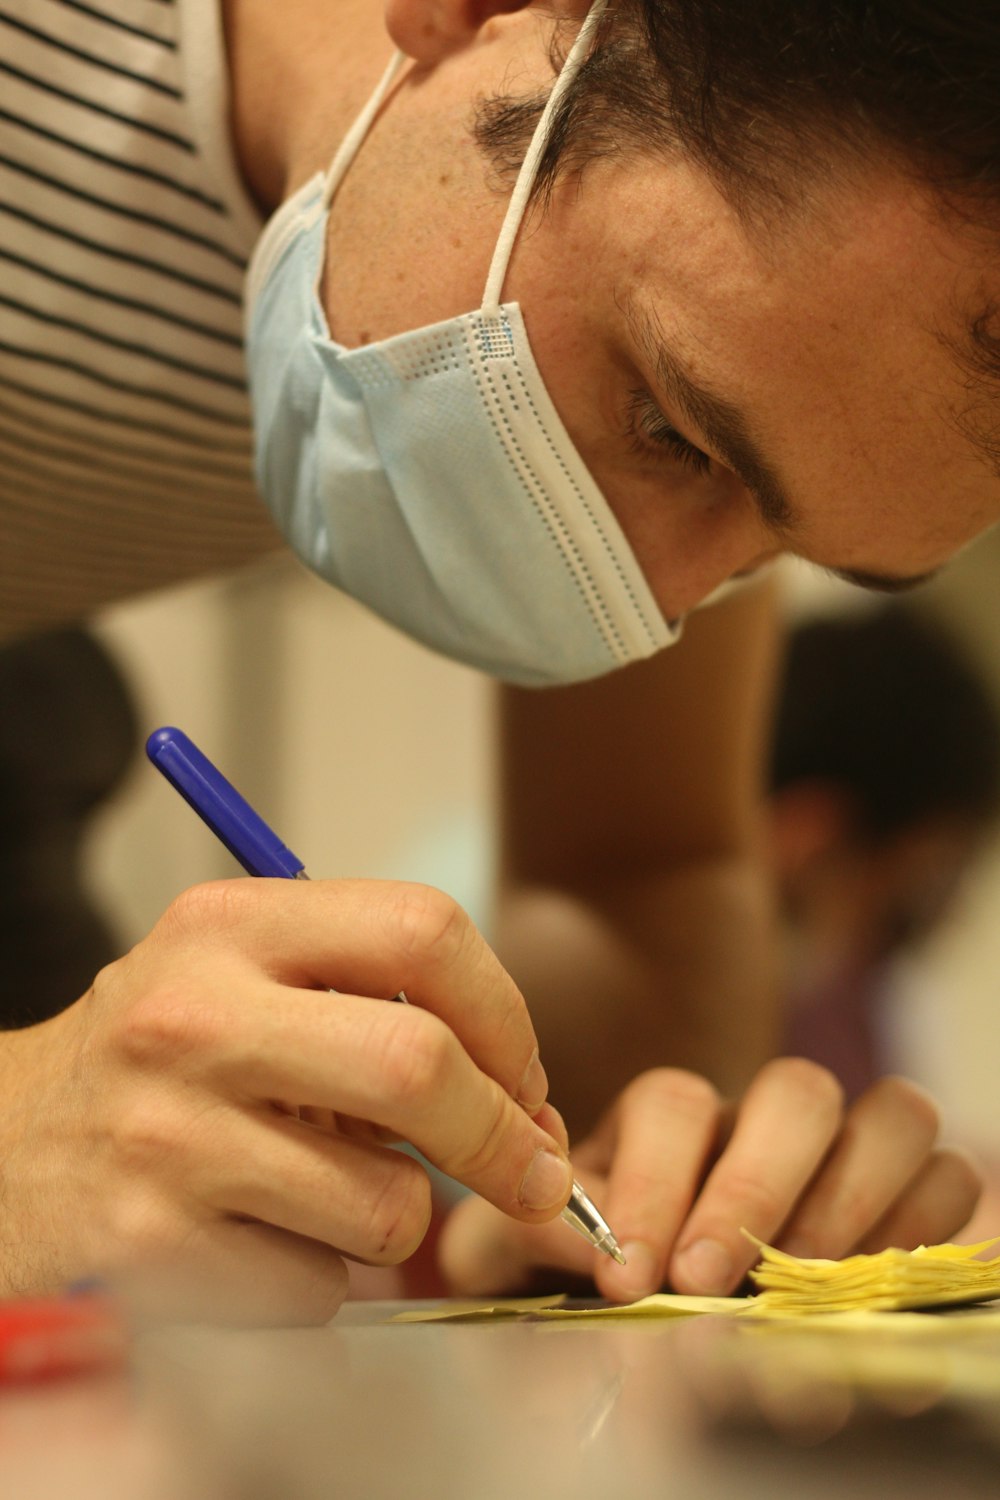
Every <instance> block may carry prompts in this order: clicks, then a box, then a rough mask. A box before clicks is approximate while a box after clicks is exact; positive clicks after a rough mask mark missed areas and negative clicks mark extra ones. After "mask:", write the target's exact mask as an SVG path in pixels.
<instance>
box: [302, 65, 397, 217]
mask: <svg viewBox="0 0 1000 1500" xmlns="http://www.w3.org/2000/svg"><path fill="white" fill-rule="evenodd" d="M407 62H409V58H408V57H407V55H406V53H405V52H396V53H395V55H394V56H393V57H392V58H391V59H390V61H389V66H388V67H387V68H386V70H385V72H384V73H383V74H382V77H381V78H380V79H379V81H378V84H377V85H376V88H375V92H374V93H373V94H372V96H371V98H370V99H369V100H368V103H367V104H366V105H365V107H364V109H363V110H362V111H361V113H360V114H359V115H358V118H357V119H356V120H355V122H354V124H353V125H352V126H351V128H350V130H349V131H348V132H347V134H346V135H345V136H344V139H343V140H342V141H341V143H340V146H339V147H338V149H337V153H336V155H335V156H334V158H333V161H332V162H331V163H330V166H329V168H328V170H327V174H326V180H325V182H324V183H323V207H324V208H329V207H330V203H331V201H332V199H333V195H334V193H335V192H336V191H337V189H338V188H339V186H340V183H341V180H342V178H343V176H344V173H345V172H346V171H347V169H348V167H349V166H350V165H351V162H352V161H353V160H354V158H355V156H356V155H357V154H358V148H359V147H360V145H361V142H362V141H363V140H364V138H365V136H366V135H367V134H368V132H369V130H370V129H371V125H372V121H373V120H374V118H375V116H376V115H377V114H378V112H379V110H380V109H381V107H382V104H383V102H384V100H385V96H386V94H388V92H389V90H390V89H391V88H392V86H393V84H394V83H395V82H396V79H397V78H398V77H399V73H400V70H401V69H402V68H403V66H404V65H405V64H406V63H407Z"/></svg>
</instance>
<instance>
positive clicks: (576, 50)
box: [481, 0, 608, 318]
mask: <svg viewBox="0 0 1000 1500" xmlns="http://www.w3.org/2000/svg"><path fill="white" fill-rule="evenodd" d="M607 3H608V0H594V3H593V5H592V6H591V7H590V9H589V11H588V12H587V15H586V17H585V19H584V22H583V25H582V26H581V27H580V31H579V34H578V36H577V38H576V41H575V42H574V43H573V45H572V47H571V48H570V49H569V52H568V53H567V56H566V61H565V62H564V63H563V66H562V69H561V71H560V73H559V77H558V78H557V79H556V81H555V83H554V84H553V85H552V92H551V93H550V94H549V97H548V100H547V101H546V104H545V108H544V109H543V110H542V114H541V118H540V119H539V121H538V124H537V125H536V126H535V133H534V135H533V136H532V137H531V143H530V145H529V146H528V150H527V152H526V153H525V157H524V161H523V162H522V163H521V170H520V172H518V174H517V181H516V182H515V184H514V191H513V192H512V193H511V195H510V202H509V203H508V205H507V212H506V214H505V215H504V221H503V223H502V224H501V226H500V233H499V235H498V237H497V242H496V248H495V249H494V251H493V259H492V261H491V262H490V270H489V275H488V276H487V278H486V290H485V291H484V292H483V305H482V309H481V310H482V312H483V315H484V316H485V317H488V318H492V317H496V315H497V313H498V312H499V310H500V294H501V293H502V291H503V284H504V281H505V280H506V278H507V267H508V265H509V264H510V258H511V255H512V254H513V252H514V241H515V240H516V239H517V232H518V230H519V229H520V227H521V220H522V219H523V218H524V213H525V209H526V208H527V205H528V199H529V197H530V196H531V189H532V188H533V187H534V185H535V178H536V177H537V176H538V167H539V163H540V162H541V159H542V152H543V151H544V150H545V147H546V145H547V144H548V139H549V128H550V126H551V123H552V117H553V115H554V114H555V112H556V110H557V109H558V108H559V104H560V101H561V99H562V97H563V95H564V94H565V92H566V90H567V89H568V88H569V86H570V84H571V83H572V82H573V79H574V78H575V77H576V75H577V73H579V71H580V69H581V68H582V67H583V64H584V63H585V62H586V60H587V56H588V54H589V52H590V41H591V38H592V36H593V34H594V31H595V29H596V27H597V23H598V21H600V19H601V16H602V15H603V14H604V11H605V9H606V8H607Z"/></svg>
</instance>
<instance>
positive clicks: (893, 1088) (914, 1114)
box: [869, 1074, 941, 1142]
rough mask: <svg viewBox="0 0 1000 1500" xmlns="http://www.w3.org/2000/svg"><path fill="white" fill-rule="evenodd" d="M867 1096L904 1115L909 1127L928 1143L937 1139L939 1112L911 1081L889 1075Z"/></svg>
mask: <svg viewBox="0 0 1000 1500" xmlns="http://www.w3.org/2000/svg"><path fill="white" fill-rule="evenodd" d="M869 1095H870V1096H871V1097H875V1098H877V1099H879V1100H880V1101H881V1102H884V1103H886V1104H888V1105H889V1106H890V1107H891V1108H892V1109H894V1110H895V1111H896V1112H897V1113H903V1114H906V1115H907V1116H908V1117H909V1120H910V1122H911V1125H912V1126H914V1127H915V1128H917V1129H918V1130H920V1131H921V1132H922V1133H923V1134H924V1135H926V1136H927V1138H928V1142H930V1141H933V1140H935V1139H936V1138H937V1134H938V1131H939V1129H940V1128H941V1112H940V1110H939V1109H938V1106H937V1104H935V1102H934V1100H933V1099H932V1098H931V1096H930V1094H928V1093H927V1092H926V1091H925V1090H924V1089H922V1088H920V1087H919V1085H918V1084H915V1083H913V1082H912V1080H911V1079H909V1078H902V1077H900V1076H898V1075H897V1074H890V1075H889V1076H887V1077H885V1078H880V1079H879V1080H878V1081H877V1082H876V1083H874V1084H873V1085H872V1087H871V1089H870V1090H869Z"/></svg>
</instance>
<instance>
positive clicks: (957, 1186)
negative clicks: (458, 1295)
mask: <svg viewBox="0 0 1000 1500" xmlns="http://www.w3.org/2000/svg"><path fill="white" fill-rule="evenodd" d="M935 1157H936V1161H937V1166H938V1170H939V1171H940V1172H942V1173H944V1174H945V1175H946V1176H947V1177H948V1179H949V1182H950V1183H951V1191H952V1193H953V1194H954V1196H955V1198H956V1199H957V1200H958V1202H959V1203H960V1204H961V1205H962V1207H963V1208H965V1207H967V1209H968V1213H970V1214H971V1212H972V1210H973V1209H974V1208H975V1206H976V1204H977V1203H978V1201H979V1197H980V1194H981V1193H982V1191H983V1186H984V1181H985V1179H984V1173H983V1170H982V1168H981V1167H980V1165H979V1163H978V1162H977V1161H976V1160H975V1159H974V1157H972V1156H970V1155H969V1153H968V1152H967V1151H962V1150H961V1149H959V1148H958V1147H955V1146H946V1147H941V1148H940V1150H938V1151H937V1152H936V1153H935ZM963 1222H964V1220H963Z"/></svg>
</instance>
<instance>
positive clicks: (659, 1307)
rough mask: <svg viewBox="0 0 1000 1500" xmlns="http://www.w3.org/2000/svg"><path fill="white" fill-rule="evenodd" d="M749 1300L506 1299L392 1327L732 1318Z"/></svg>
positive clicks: (420, 1313) (399, 1317)
mask: <svg viewBox="0 0 1000 1500" xmlns="http://www.w3.org/2000/svg"><path fill="white" fill-rule="evenodd" d="M752 1300H753V1299H752V1298H750V1297H682V1296H668V1295H667V1294H666V1293H657V1294H656V1295H655V1296H652V1297H643V1298H642V1299H641V1301H639V1302H626V1303H623V1304H622V1305H620V1306H619V1305H617V1304H615V1303H607V1304H605V1305H603V1306H601V1307H567V1306H566V1298H565V1297H560V1296H556V1297H527V1298H526V1297H510V1298H501V1299H499V1300H496V1301H493V1302H449V1303H445V1304H444V1305H443V1306H441V1307H433V1308H429V1309H427V1310H426V1311H425V1310H423V1309H415V1310H413V1311H408V1312H402V1313H397V1314H396V1315H395V1316H394V1317H393V1318H392V1320H391V1321H392V1322H393V1323H445V1322H459V1321H464V1322H471V1321H472V1320H473V1319H476V1320H488V1319H493V1318H496V1319H498V1320H499V1319H503V1318H516V1317H522V1316H525V1315H530V1316H532V1317H536V1318H545V1319H555V1318H558V1319H570V1318H676V1317H690V1316H692V1315H696V1314H699V1313H714V1314H717V1315H718V1314H722V1315H725V1316H730V1317H731V1316H733V1315H734V1314H735V1313H738V1312H741V1311H746V1310H747V1309H748V1308H749V1306H750V1303H751V1302H752Z"/></svg>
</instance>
